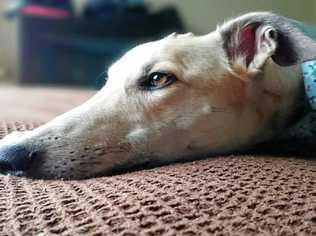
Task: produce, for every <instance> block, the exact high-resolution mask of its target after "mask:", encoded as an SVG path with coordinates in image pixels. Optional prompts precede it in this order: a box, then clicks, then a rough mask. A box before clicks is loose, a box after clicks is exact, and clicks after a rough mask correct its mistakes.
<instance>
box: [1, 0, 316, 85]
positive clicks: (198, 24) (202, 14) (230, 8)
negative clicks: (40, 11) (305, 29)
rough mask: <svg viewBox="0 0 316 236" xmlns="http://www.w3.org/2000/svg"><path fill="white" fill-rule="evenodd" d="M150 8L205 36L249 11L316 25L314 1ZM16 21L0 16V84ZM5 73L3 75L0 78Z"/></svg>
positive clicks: (204, 1) (162, 0) (161, 0)
mask: <svg viewBox="0 0 316 236" xmlns="http://www.w3.org/2000/svg"><path fill="white" fill-rule="evenodd" d="M72 1H73V2H75V3H77V12H80V9H82V6H83V5H84V3H85V2H86V1H87V0H72ZM145 1H146V2H148V3H149V4H150V5H151V6H152V8H154V9H159V8H160V7H163V6H165V5H168V4H173V5H175V6H176V7H177V8H178V10H179V13H180V15H181V16H182V17H183V21H184V23H185V25H186V26H187V28H188V30H189V31H192V32H195V33H207V32H209V31H211V30H213V29H214V28H215V26H216V24H217V23H218V22H222V21H223V20H225V19H227V18H228V17H230V16H235V15H238V14H241V13H245V12H248V11H262V10H268V11H273V12H275V13H279V14H282V15H285V16H288V17H292V18H296V19H298V20H302V21H306V22H309V23H314V24H316V1H315V0H145ZM8 2H12V0H0V14H2V13H3V11H4V8H5V4H6V3H8ZM16 23H17V22H16V21H7V20H5V19H4V18H3V16H2V15H1V16H0V82H1V80H4V78H16V75H17V56H16V55H17V40H18V38H17V24H16ZM4 71H5V74H6V75H5V76H3V74H4Z"/></svg>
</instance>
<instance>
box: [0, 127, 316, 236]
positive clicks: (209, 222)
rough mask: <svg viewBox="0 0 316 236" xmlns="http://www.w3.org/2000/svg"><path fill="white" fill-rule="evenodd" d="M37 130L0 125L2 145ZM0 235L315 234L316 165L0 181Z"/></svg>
mask: <svg viewBox="0 0 316 236" xmlns="http://www.w3.org/2000/svg"><path fill="white" fill-rule="evenodd" d="M37 125H38V124H36V123H17V122H12V123H7V122H6V123H4V122H3V123H0V138H1V137H3V136H5V135H6V134H8V133H9V132H11V131H13V130H27V129H32V128H34V127H35V126H37ZM0 235H38V236H41V235H125V236H133V235H135V236H137V235H148V236H151V235H152V236H154V235H316V160H315V159H314V160H313V159H298V158H289V157H267V156H259V157H253V156H229V157H217V158H210V159H207V160H202V161H195V162H189V163H184V164H175V165H170V166H164V167H159V168H155V169H151V170H143V171H138V172H132V173H127V174H122V175H117V176H112V177H103V178H96V179H90V180H83V181H55V180H54V181H43V180H30V179H25V178H18V177H10V176H0Z"/></svg>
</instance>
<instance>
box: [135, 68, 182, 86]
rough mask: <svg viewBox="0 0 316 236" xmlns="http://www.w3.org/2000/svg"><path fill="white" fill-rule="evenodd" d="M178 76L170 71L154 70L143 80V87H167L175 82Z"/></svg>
mask: <svg viewBox="0 0 316 236" xmlns="http://www.w3.org/2000/svg"><path fill="white" fill-rule="evenodd" d="M176 80H177V78H176V77H175V76H174V75H172V74H169V73H163V72H154V73H151V74H150V75H149V76H148V77H147V78H146V79H145V80H144V81H143V82H141V84H140V85H141V87H142V88H144V89H147V90H155V89H160V88H164V87H167V86H169V85H171V84H172V83H174V82H175V81H176Z"/></svg>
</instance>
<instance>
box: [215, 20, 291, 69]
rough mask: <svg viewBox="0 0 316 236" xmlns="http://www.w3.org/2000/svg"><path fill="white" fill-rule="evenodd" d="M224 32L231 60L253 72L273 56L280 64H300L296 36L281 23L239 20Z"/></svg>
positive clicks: (224, 28)
mask: <svg viewBox="0 0 316 236" xmlns="http://www.w3.org/2000/svg"><path fill="white" fill-rule="evenodd" d="M220 33H221V35H222V38H223V41H224V44H223V45H224V49H225V51H226V53H227V56H228V58H229V61H230V63H231V64H232V65H235V64H239V65H242V66H243V67H244V68H246V69H247V70H248V71H249V72H256V71H260V70H261V69H262V67H263V66H264V64H265V63H266V61H267V60H268V59H269V58H272V59H273V61H274V62H275V63H277V64H278V65H280V66H290V65H293V64H295V63H297V54H296V49H295V46H294V44H293V42H292V39H291V38H290V37H288V35H287V34H286V33H284V32H283V31H282V30H281V29H280V27H279V26H278V25H274V24H269V23H267V22H264V21H253V20H240V21H238V20H237V21H234V22H232V23H230V24H226V25H225V27H223V28H221V29H220Z"/></svg>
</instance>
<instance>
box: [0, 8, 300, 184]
mask: <svg viewBox="0 0 316 236" xmlns="http://www.w3.org/2000/svg"><path fill="white" fill-rule="evenodd" d="M262 14H264V13H260V15H262ZM253 15H256V14H251V15H250V16H253ZM244 18H245V17H242V19H244ZM236 21H237V22H238V19H237V20H233V21H232V22H233V23H234V24H235V23H236ZM233 23H226V24H225V25H224V26H223V27H222V28H223V29H225V30H227V29H229V27H231V25H232V24H233ZM263 29H264V28H263ZM259 33H260V32H259ZM261 39H262V40H263V44H262V45H261V44H260V45H259V46H260V47H259V46H258V49H257V52H256V55H255V56H254V62H252V63H250V65H249V66H247V65H245V62H244V60H243V58H242V57H240V56H239V57H236V58H237V59H236V60H234V59H233V60H232V59H231V58H228V54H227V52H226V51H225V48H224V46H223V45H224V42H223V40H225V38H224V37H223V35H222V34H221V28H219V29H217V30H216V31H214V32H211V33H209V34H207V35H202V36H194V35H192V34H186V35H176V34H172V35H171V36H169V37H166V38H164V39H162V40H159V41H155V42H150V43H146V44H143V45H140V46H138V47H136V48H134V49H132V50H131V51H129V52H127V53H126V54H125V55H124V56H123V57H122V58H121V59H120V60H118V61H117V62H116V63H114V65H113V66H111V67H110V69H109V71H108V75H109V79H108V82H107V84H106V86H105V87H104V88H103V89H102V90H101V91H100V92H99V93H98V94H97V95H96V96H95V97H93V98H92V99H91V100H89V101H88V102H86V103H85V104H83V105H82V106H80V107H78V108H75V109H74V110H72V111H70V112H68V113H66V114H64V115H62V116H60V117H57V118H56V119H54V120H53V121H51V122H49V123H47V124H46V125H44V126H42V127H40V128H38V129H36V130H34V131H31V132H27V133H25V134H23V135H17V134H13V135H11V136H8V137H7V138H5V139H4V140H2V141H0V152H1V147H10V146H14V145H23V146H25V147H27V148H30V149H31V150H32V151H33V152H40V153H45V155H44V156H43V157H41V159H39V161H38V162H37V165H36V166H35V167H33V169H31V171H29V172H27V173H26V175H29V176H36V177H40V178H88V177H91V176H96V175H100V174H107V173H109V172H111V171H112V170H113V169H115V168H116V167H117V166H120V167H121V166H122V165H123V166H124V165H130V164H140V163H143V162H146V161H149V162H159V163H167V162H171V161H176V160H184V159H186V158H188V157H190V158H192V157H196V158H199V157H201V156H205V155H216V154H218V153H221V154H222V153H227V152H233V151H236V150H243V149H244V148H246V147H249V146H251V145H254V144H256V143H258V142H262V141H265V140H267V139H269V138H271V137H273V135H275V134H277V133H278V132H279V131H280V130H282V128H283V127H284V126H285V125H286V123H287V118H288V117H289V116H291V114H292V113H293V104H295V103H296V102H297V99H298V94H299V88H300V86H301V81H300V80H299V79H298V78H299V73H300V71H299V70H298V69H297V68H296V67H291V68H282V67H280V66H278V65H277V64H275V63H274V62H273V61H272V60H271V58H270V57H271V55H273V53H274V52H275V49H276V48H277V45H276V42H275V41H274V40H273V39H272V38H269V34H265V35H264V37H261ZM260 43H262V42H261V41H260ZM258 44H259V43H258ZM159 71H164V72H167V73H170V74H173V75H175V76H176V77H177V81H176V82H175V83H173V84H171V85H169V86H168V87H166V88H162V89H158V90H151V91H149V90H144V89H142V88H140V87H139V80H140V79H144V78H147V77H148V76H149V75H150V73H153V72H159ZM289 78H292V79H289ZM51 137H60V138H59V139H58V141H54V142H52V141H51V140H52V138H51ZM40 140H42V141H40Z"/></svg>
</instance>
